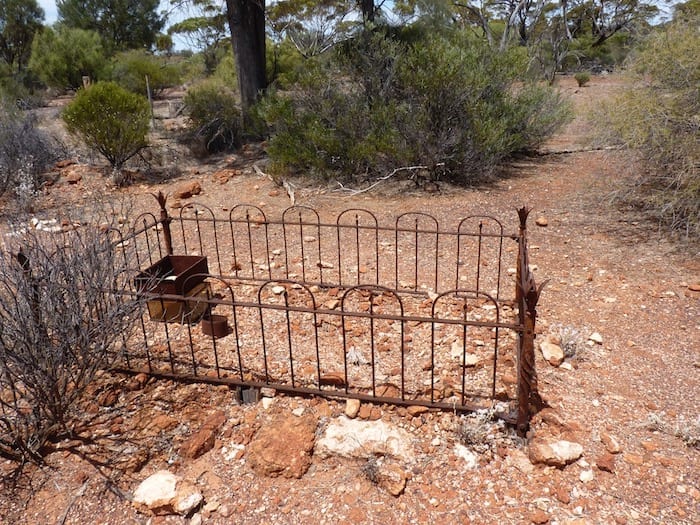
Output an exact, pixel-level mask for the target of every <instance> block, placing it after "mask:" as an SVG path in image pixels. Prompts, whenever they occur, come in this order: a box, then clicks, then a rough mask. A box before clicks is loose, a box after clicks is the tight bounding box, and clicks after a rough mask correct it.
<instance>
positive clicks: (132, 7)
mask: <svg viewBox="0 0 700 525" xmlns="http://www.w3.org/2000/svg"><path fill="white" fill-rule="evenodd" d="M158 5H159V1H158V0H58V1H57V2H56V6H57V7H58V20H59V23H61V24H63V25H66V26H68V27H74V28H77V29H86V30H91V31H96V32H97V33H99V34H100V36H101V37H102V38H103V40H104V42H105V46H107V47H108V48H111V49H113V50H115V51H122V50H126V49H136V48H148V49H150V48H151V47H153V45H154V44H155V42H156V38H157V36H158V33H159V31H161V29H163V26H164V25H165V19H164V18H163V16H162V15H160V14H159V13H158Z"/></svg>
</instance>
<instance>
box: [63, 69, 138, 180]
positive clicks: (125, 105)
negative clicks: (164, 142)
mask: <svg viewBox="0 0 700 525" xmlns="http://www.w3.org/2000/svg"><path fill="white" fill-rule="evenodd" d="M149 119H150V110H149V105H148V100H147V99H146V98H145V97H143V96H141V95H137V94H135V93H131V92H129V91H127V90H126V89H124V88H122V87H120V86H119V85H117V84H116V83H114V82H98V83H97V84H94V85H92V86H89V87H87V88H84V89H81V90H80V91H78V94H77V95H76V97H75V99H74V100H73V101H72V102H71V103H70V104H69V105H68V106H67V107H66V109H65V110H64V112H63V120H64V121H65V123H66V127H67V129H68V131H69V132H70V133H73V134H75V135H78V136H79V137H80V138H81V139H82V140H83V141H84V142H85V144H86V145H87V146H88V147H90V148H91V149H94V150H95V151H97V152H99V153H100V154H102V155H103V156H104V157H105V158H106V159H107V160H108V161H109V163H110V165H111V166H112V168H114V170H115V174H116V172H118V171H119V170H120V169H121V167H122V166H123V165H124V163H125V162H126V161H127V160H129V159H130V158H131V157H133V156H134V155H136V154H137V153H138V152H139V151H141V150H142V149H143V148H145V147H146V146H147V145H148V140H147V136H146V135H147V133H148V127H149Z"/></svg>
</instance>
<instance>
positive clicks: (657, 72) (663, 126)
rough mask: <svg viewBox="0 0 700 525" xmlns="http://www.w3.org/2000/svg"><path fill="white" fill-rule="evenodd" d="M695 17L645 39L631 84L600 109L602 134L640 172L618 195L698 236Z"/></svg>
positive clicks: (699, 66) (698, 47) (699, 70)
mask: <svg viewBox="0 0 700 525" xmlns="http://www.w3.org/2000/svg"><path fill="white" fill-rule="evenodd" d="M697 24H698V17H697V15H696V16H695V17H694V18H691V19H690V20H688V19H681V20H678V21H676V22H674V23H673V24H671V25H669V26H668V27H666V28H665V29H661V30H659V31H657V32H655V33H653V34H652V35H650V37H649V38H648V40H647V41H646V42H645V44H644V46H643V47H642V48H641V49H640V51H639V52H638V53H637V54H636V56H634V57H633V59H632V60H631V63H630V67H629V69H630V70H631V72H632V82H633V84H632V86H631V87H630V89H629V90H628V91H627V92H625V93H624V94H623V95H622V96H621V97H620V98H619V99H618V100H616V101H615V102H614V103H613V104H611V105H610V106H609V107H606V108H604V110H603V111H602V112H601V113H602V114H603V115H604V116H606V117H608V118H609V121H608V123H607V124H608V129H607V131H608V132H609V134H610V136H612V137H614V138H615V139H616V140H619V141H620V142H621V143H622V144H623V145H625V146H626V147H628V148H630V149H632V150H633V151H636V152H637V153H638V155H639V157H640V159H641V160H642V161H643V163H644V164H645V167H644V168H643V169H641V170H639V173H638V176H637V177H636V178H635V179H634V180H633V181H632V183H631V184H630V186H629V187H628V188H627V190H626V191H624V192H623V194H622V198H623V199H624V200H625V201H626V202H629V203H631V204H633V205H634V206H636V207H638V208H639V209H641V210H643V211H644V212H646V213H647V214H648V215H649V216H650V217H652V218H653V219H654V220H657V221H659V222H660V223H661V224H663V225H665V226H667V227H668V228H669V229H670V230H673V231H676V232H682V233H683V234H685V236H687V237H688V238H695V239H697V238H698V237H700V172H699V171H698V167H699V166H700V147H698V142H699V139H700V120H699V119H698V115H700V98H699V97H698V85H700V59H699V58H698V57H700V33H698V31H697Z"/></svg>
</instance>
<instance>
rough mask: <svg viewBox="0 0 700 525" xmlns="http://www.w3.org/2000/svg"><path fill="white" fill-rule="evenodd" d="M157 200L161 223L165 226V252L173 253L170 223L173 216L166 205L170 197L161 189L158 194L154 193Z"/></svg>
mask: <svg viewBox="0 0 700 525" xmlns="http://www.w3.org/2000/svg"><path fill="white" fill-rule="evenodd" d="M153 196H154V197H155V198H156V200H157V201H158V205H159V206H160V220H159V222H160V224H161V225H162V226H163V239H164V240H165V252H166V253H167V254H168V255H172V254H173V238H172V235H171V234H170V223H171V222H172V218H171V217H170V215H168V210H167V208H166V207H165V203H166V202H167V200H168V197H167V196H166V195H164V194H163V192H162V191H159V192H158V194H157V195H153Z"/></svg>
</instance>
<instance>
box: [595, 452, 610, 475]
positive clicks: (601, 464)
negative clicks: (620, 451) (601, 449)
mask: <svg viewBox="0 0 700 525" xmlns="http://www.w3.org/2000/svg"><path fill="white" fill-rule="evenodd" d="M595 463H596V466H597V467H598V469H599V470H603V471H605V472H615V456H613V455H612V454H611V453H610V452H606V453H605V454H603V455H602V456H599V457H598V458H597V459H596V460H595Z"/></svg>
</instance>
